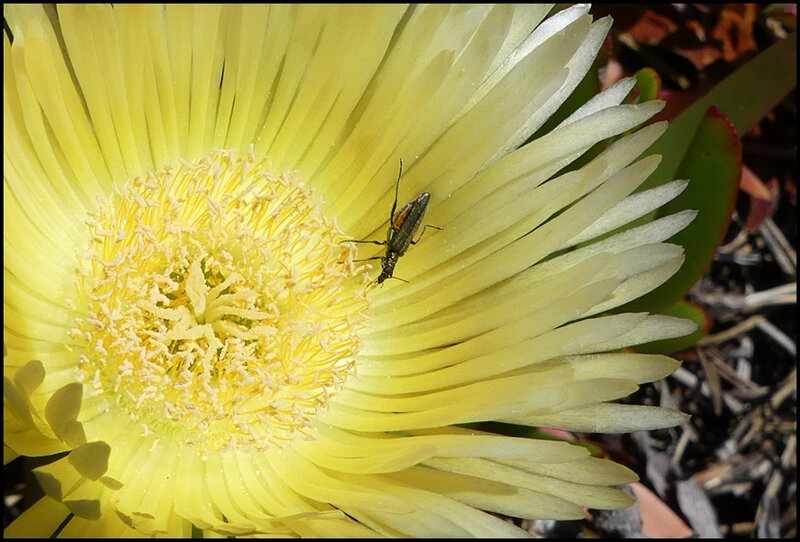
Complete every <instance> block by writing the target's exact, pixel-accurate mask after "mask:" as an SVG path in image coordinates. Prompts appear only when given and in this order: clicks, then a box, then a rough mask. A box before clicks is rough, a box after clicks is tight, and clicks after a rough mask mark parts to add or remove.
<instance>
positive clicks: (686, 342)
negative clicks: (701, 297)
mask: <svg viewBox="0 0 800 542" xmlns="http://www.w3.org/2000/svg"><path fill="white" fill-rule="evenodd" d="M658 312H660V313H662V314H667V315H669V316H676V317H678V318H688V319H689V320H692V321H693V322H694V323H696V324H697V330H696V331H695V332H694V333H690V334H689V335H684V336H683V337H675V338H674V339H666V340H663V341H654V342H651V343H647V344H640V345H638V346H636V348H635V350H636V351H637V352H641V353H643V354H671V353H673V352H680V351H681V350H686V349H687V348H689V347H691V346H693V345H694V344H696V343H697V341H698V340H700V338H701V337H703V336H704V335H706V334H708V332H709V330H710V329H711V315H710V314H708V312H707V311H706V310H705V309H704V308H703V307H701V306H699V305H695V304H694V303H689V302H688V301H682V300H681V301H677V302H676V303H673V304H672V305H668V306H666V307H663V308H661V309H659V311H658Z"/></svg>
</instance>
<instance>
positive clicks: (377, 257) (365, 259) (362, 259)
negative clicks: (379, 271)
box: [353, 256, 383, 262]
mask: <svg viewBox="0 0 800 542" xmlns="http://www.w3.org/2000/svg"><path fill="white" fill-rule="evenodd" d="M381 258H383V256H373V257H372V258H361V259H360V260H353V262H368V261H370V260H380V259H381Z"/></svg>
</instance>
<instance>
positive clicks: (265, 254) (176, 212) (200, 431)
mask: <svg viewBox="0 0 800 542" xmlns="http://www.w3.org/2000/svg"><path fill="white" fill-rule="evenodd" d="M88 226H89V237H90V249H89V251H88V252H87V254H86V255H85V256H84V258H83V261H84V263H85V264H87V265H83V266H82V269H79V270H78V283H77V284H78V302H77V303H76V311H77V312H78V314H80V315H81V316H79V317H78V318H77V319H76V321H77V326H76V328H75V329H73V330H72V332H71V336H72V337H73V339H74V340H75V342H76V343H77V344H78V346H79V347H80V349H81V351H82V353H81V356H80V362H79V369H80V373H81V378H82V379H83V381H84V382H85V383H86V384H87V388H88V392H87V395H88V396H90V397H91V396H102V397H103V398H106V399H108V400H111V401H113V402H114V403H115V404H117V405H118V406H119V407H121V408H124V409H126V410H127V411H128V413H129V415H130V417H131V418H132V419H133V420H135V421H136V422H137V423H139V424H141V425H142V426H143V427H144V431H145V433H149V432H151V431H152V432H156V433H159V432H161V433H166V432H169V433H170V434H171V435H174V436H176V437H177V438H179V439H182V441H184V442H187V443H196V444H198V445H201V446H203V447H205V446H208V447H210V448H212V449H216V450H220V449H224V448H227V447H231V446H237V447H240V448H241V447H250V448H252V447H254V448H256V449H265V448H267V447H270V446H281V445H284V444H286V443H288V442H291V441H292V440H294V439H296V438H298V437H300V438H302V437H303V436H304V435H307V433H308V428H309V427H310V424H311V420H312V418H313V417H314V416H315V414H316V413H317V411H318V410H319V409H321V408H324V406H325V404H326V402H327V400H328V398H329V397H330V396H331V395H332V394H334V393H336V391H337V390H338V389H339V388H340V385H341V383H342V381H343V380H344V378H345V377H347V376H348V375H349V374H351V373H352V372H354V370H355V356H356V353H357V352H358V348H359V339H358V332H359V330H360V329H361V327H362V323H363V321H364V317H365V314H366V310H367V308H368V302H367V301H366V298H365V296H364V291H365V289H364V283H365V281H367V280H369V278H368V277H366V276H365V275H364V274H363V272H362V270H361V269H357V268H355V267H354V266H353V265H352V257H353V253H354V248H353V247H352V246H350V245H351V244H349V243H342V242H341V241H342V240H343V239H344V238H345V237H344V234H342V233H341V232H340V231H339V230H338V229H337V228H336V227H335V226H334V225H332V224H331V223H330V221H328V220H327V219H326V217H325V216H324V215H323V213H322V211H321V208H320V202H319V200H318V198H315V197H314V194H313V192H312V191H311V190H310V189H309V188H306V187H305V186H304V185H303V184H302V183H300V182H298V181H297V180H296V179H294V178H293V177H291V176H287V175H281V176H276V175H273V174H272V173H270V171H269V163H268V161H267V160H261V161H257V160H255V159H254V158H252V157H248V158H237V157H236V153H235V152H233V151H217V152H214V153H212V154H210V155H209V156H207V157H205V158H203V159H201V160H199V161H197V162H194V163H182V164H181V165H179V166H178V167H175V168H172V167H167V168H165V169H163V170H161V171H159V172H158V173H155V174H148V175H147V176H146V177H144V178H139V177H137V178H136V179H134V180H133V181H131V182H130V183H129V184H128V185H127V186H125V187H124V188H121V189H117V190H115V192H114V194H113V196H112V198H111V200H110V201H102V202H101V204H100V211H99V213H97V214H96V215H92V217H91V218H90V220H89V221H88ZM343 262H344V263H343Z"/></svg>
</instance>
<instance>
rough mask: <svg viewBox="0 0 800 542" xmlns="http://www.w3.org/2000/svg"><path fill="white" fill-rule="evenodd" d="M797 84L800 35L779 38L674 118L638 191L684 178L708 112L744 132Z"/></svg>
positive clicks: (655, 146) (653, 150)
mask: <svg viewBox="0 0 800 542" xmlns="http://www.w3.org/2000/svg"><path fill="white" fill-rule="evenodd" d="M796 85H797V35H796V34H792V35H791V36H789V37H787V38H785V39H782V40H780V41H778V42H776V43H775V44H774V45H772V46H770V47H769V48H768V49H766V50H765V51H763V52H762V53H761V54H759V55H758V56H756V57H755V58H753V59H752V60H750V61H749V62H748V63H747V64H745V65H744V66H742V67H741V68H739V69H738V70H736V71H735V72H734V73H732V74H731V75H729V76H728V77H726V78H725V79H723V80H722V81H721V82H720V83H719V84H718V85H717V86H715V87H714V88H713V89H711V91H709V92H708V94H706V95H705V96H703V97H702V98H700V99H699V100H698V101H697V102H695V103H694V104H693V105H692V106H691V107H689V108H688V109H686V110H685V111H683V112H682V113H681V114H680V115H678V117H677V118H675V119H674V120H672V121H670V125H669V128H668V129H667V131H666V132H665V133H664V135H663V136H661V138H660V139H659V140H658V141H656V142H655V143H654V144H653V145H652V146H651V147H650V148H649V149H648V150H647V151H646V154H650V153H658V154H661V155H662V156H663V160H662V162H661V165H660V166H659V167H658V169H657V170H656V171H655V173H653V174H652V175H651V176H650V178H649V179H648V180H647V181H646V182H645V183H644V184H643V185H642V186H641V187H640V190H645V189H647V188H652V187H653V186H658V185H660V184H664V183H666V182H669V181H671V180H673V179H679V178H681V177H680V175H679V174H678V169H679V167H680V166H681V164H682V163H683V161H684V157H685V155H686V153H687V152H688V151H689V150H690V145H692V144H693V136H694V134H695V133H696V131H697V128H698V126H700V123H701V122H702V120H703V118H704V116H705V113H706V110H708V108H709V107H711V106H715V107H717V108H718V109H720V110H721V111H722V112H723V113H724V114H725V115H726V116H727V117H728V119H729V120H730V122H731V123H733V126H734V127H735V129H736V131H737V132H738V133H739V134H745V133H747V132H748V131H750V129H751V128H752V127H753V126H755V125H756V123H758V121H759V120H761V119H762V118H763V117H764V116H765V115H766V114H767V113H769V112H770V111H771V110H772V109H773V108H774V107H775V105H777V104H778V103H779V102H780V101H781V100H782V99H783V98H784V97H785V96H786V95H787V94H788V93H789V91H791V90H792V89H793V88H794V87H795V86H796Z"/></svg>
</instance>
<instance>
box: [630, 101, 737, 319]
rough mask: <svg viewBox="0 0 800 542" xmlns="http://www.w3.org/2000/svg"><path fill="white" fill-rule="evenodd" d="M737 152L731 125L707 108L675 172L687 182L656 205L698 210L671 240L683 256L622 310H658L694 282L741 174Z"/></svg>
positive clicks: (724, 222) (719, 234) (666, 210)
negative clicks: (675, 194) (672, 271)
mask: <svg viewBox="0 0 800 542" xmlns="http://www.w3.org/2000/svg"><path fill="white" fill-rule="evenodd" d="M741 155H742V150H741V144H740V143H739V139H738V137H737V136H736V132H735V130H734V129H733V125H732V124H731V123H730V122H729V121H728V119H727V118H726V117H725V116H724V115H723V114H722V112H721V111H719V110H718V109H716V108H714V107H712V108H710V109H709V110H708V112H707V113H706V115H705V117H704V119H703V120H702V121H701V123H700V126H699V127H698V129H697V131H696V132H695V134H694V137H693V138H692V140H691V145H690V146H689V150H688V152H687V153H686V154H685V156H684V159H683V161H682V163H681V165H680V167H679V168H678V170H677V172H676V178H678V179H690V182H689V186H688V187H687V188H686V190H684V192H683V193H682V194H681V195H680V196H678V197H677V198H675V199H674V200H672V201H671V202H669V203H668V204H667V205H665V206H663V207H662V208H661V209H660V210H659V214H660V215H668V214H671V213H675V212H678V211H681V210H683V209H696V210H697V211H698V213H697V217H696V218H695V219H694V221H693V222H692V223H691V224H689V226H688V227H686V228H685V229H684V230H682V231H680V232H679V233H677V234H676V235H674V236H673V237H672V238H671V239H670V240H669V242H671V243H675V244H678V245H681V246H683V247H684V251H685V255H686V261H685V262H684V264H683V265H682V266H681V268H680V270H679V271H678V272H677V273H676V274H675V275H673V276H672V277H671V278H670V279H669V280H668V281H667V282H665V283H664V284H662V285H661V286H659V287H658V288H656V289H655V290H653V291H652V292H650V293H649V294H647V295H645V296H643V297H640V298H639V299H636V300H634V301H632V302H630V303H628V304H627V305H625V306H624V307H623V310H625V311H641V310H649V311H651V312H661V310H660V308H661V307H665V306H668V305H670V304H672V303H674V302H676V301H677V300H678V299H680V298H682V297H683V296H684V295H685V294H686V292H687V291H688V290H689V288H691V287H692V285H693V284H694V283H695V282H697V280H698V279H699V278H700V276H701V275H702V274H703V272H704V271H705V270H706V268H707V267H708V265H709V264H710V262H711V258H712V257H713V255H714V251H715V250H716V247H717V246H718V244H719V243H720V241H721V240H722V238H723V236H724V235H725V231H726V230H727V228H728V223H729V221H730V216H731V211H732V209H733V206H734V204H735V201H736V193H737V188H738V185H739V178H740V177H741V167H742V158H741Z"/></svg>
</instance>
